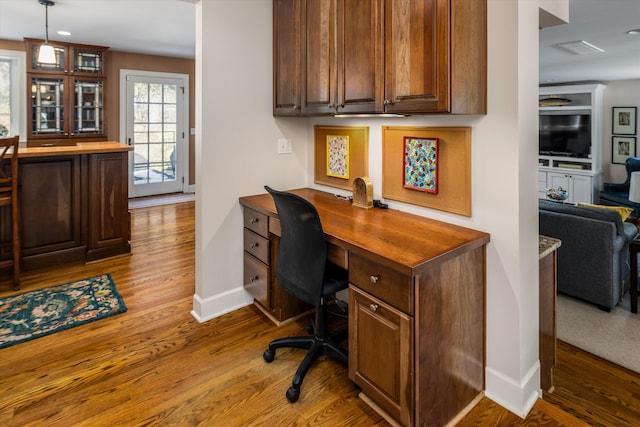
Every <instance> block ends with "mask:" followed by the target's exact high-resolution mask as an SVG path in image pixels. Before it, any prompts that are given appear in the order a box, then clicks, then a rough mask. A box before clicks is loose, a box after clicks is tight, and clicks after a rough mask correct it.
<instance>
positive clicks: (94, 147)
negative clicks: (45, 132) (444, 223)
mask: <svg viewBox="0 0 640 427" xmlns="http://www.w3.org/2000/svg"><path fill="white" fill-rule="evenodd" d="M131 149H132V148H131V147H129V146H128V145H124V144H121V143H119V142H86V143H82V142H79V143H78V144H77V145H75V146H57V147H28V148H23V147H21V148H20V150H19V158H20V160H19V172H18V182H19V186H18V196H19V202H20V220H21V224H20V232H21V247H22V249H21V251H22V253H21V257H22V268H23V269H24V270H28V269H34V268H40V267H46V266H52V265H57V264H61V263H66V262H77V261H81V262H87V261H94V260H97V259H101V258H106V257H110V256H115V255H121V254H128V253H130V252H131V245H130V243H129V235H130V233H129V230H130V225H129V210H128V198H129V194H128V181H127V176H128V151H130V150H131ZM2 215H3V216H2V224H1V226H0V233H1V234H2V239H3V240H4V239H6V238H7V237H8V236H10V234H9V232H10V223H11V222H10V221H8V218H7V217H6V213H5V212H2ZM8 256H9V254H4V253H3V254H0V257H1V258H5V257H8Z"/></svg>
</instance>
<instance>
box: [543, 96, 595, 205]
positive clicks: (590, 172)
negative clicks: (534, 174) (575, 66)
mask: <svg viewBox="0 0 640 427" xmlns="http://www.w3.org/2000/svg"><path fill="white" fill-rule="evenodd" d="M604 88H605V86H604V85H602V84H588V85H567V86H541V87H540V90H539V105H540V107H539V112H540V116H563V117H555V118H553V120H554V121H556V122H557V123H559V124H557V125H555V129H558V130H557V132H558V134H561V133H562V132H563V131H562V128H563V124H562V123H563V121H565V122H566V121H568V120H573V121H576V120H578V119H580V118H582V120H587V121H588V129H589V131H590V132H589V133H590V137H591V138H590V144H589V143H588V138H585V137H584V136H582V137H581V138H582V140H583V142H584V146H580V147H576V146H575V145H576V144H571V145H572V147H570V148H567V147H564V148H563V147H562V146H561V145H562V143H559V144H558V147H552V148H550V147H551V144H552V142H551V140H553V139H554V138H552V137H549V135H546V139H545V143H543V144H544V148H545V149H546V150H548V151H545V152H544V153H543V152H541V153H540V155H539V157H538V197H539V198H546V192H547V190H548V189H550V188H558V187H562V188H563V189H565V190H567V192H568V195H569V197H568V200H567V201H569V202H571V203H579V202H584V203H594V202H596V201H597V200H598V191H599V188H600V175H601V173H602V93H603V91H604ZM548 119H549V118H544V117H541V119H540V122H541V128H540V130H539V131H540V132H541V133H543V132H547V129H546V127H547V126H548V125H546V123H547V122H548V121H549V120H548ZM543 123H544V124H545V126H544V127H545V129H543ZM582 127H583V129H587V127H586V126H584V125H583V126H582ZM575 138H576V137H574V139H575ZM560 139H562V138H555V140H560ZM556 148H557V149H558V151H554V149H556Z"/></svg>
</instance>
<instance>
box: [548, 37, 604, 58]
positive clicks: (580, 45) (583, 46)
mask: <svg viewBox="0 0 640 427" xmlns="http://www.w3.org/2000/svg"><path fill="white" fill-rule="evenodd" d="M556 47H558V48H560V49H563V50H566V51H567V52H571V53H573V54H575V55H586V54H588V53H602V52H604V49H600V48H599V47H597V46H594V45H592V44H591V43H588V42H586V41H584V40H578V41H575V42H566V43H558V44H557V45H556Z"/></svg>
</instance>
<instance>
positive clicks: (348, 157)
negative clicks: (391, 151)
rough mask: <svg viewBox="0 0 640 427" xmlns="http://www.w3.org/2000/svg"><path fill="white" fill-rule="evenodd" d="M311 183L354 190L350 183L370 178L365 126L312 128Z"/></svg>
mask: <svg viewBox="0 0 640 427" xmlns="http://www.w3.org/2000/svg"><path fill="white" fill-rule="evenodd" d="M313 143H314V151H313V163H314V167H313V182H315V183H317V184H322V185H328V186H330V187H335V188H341V189H343V190H347V191H353V181H354V179H355V178H357V177H359V176H369V127H368V126H320V125H317V126H314V129H313Z"/></svg>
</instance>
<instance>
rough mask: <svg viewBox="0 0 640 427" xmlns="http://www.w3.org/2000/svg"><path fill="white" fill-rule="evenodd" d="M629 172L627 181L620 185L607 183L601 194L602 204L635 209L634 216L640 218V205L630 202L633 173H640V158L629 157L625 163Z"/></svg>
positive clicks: (603, 186)
mask: <svg viewBox="0 0 640 427" xmlns="http://www.w3.org/2000/svg"><path fill="white" fill-rule="evenodd" d="M624 167H625V169H626V171H627V179H626V180H625V181H624V182H620V183H610V182H605V183H604V184H603V185H602V191H601V192H600V204H601V205H609V206H626V207H630V208H633V215H634V216H636V217H640V203H635V202H632V201H631V200H629V186H630V185H631V172H637V171H640V158H637V157H629V158H628V159H627V160H626V161H625V162H624Z"/></svg>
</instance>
